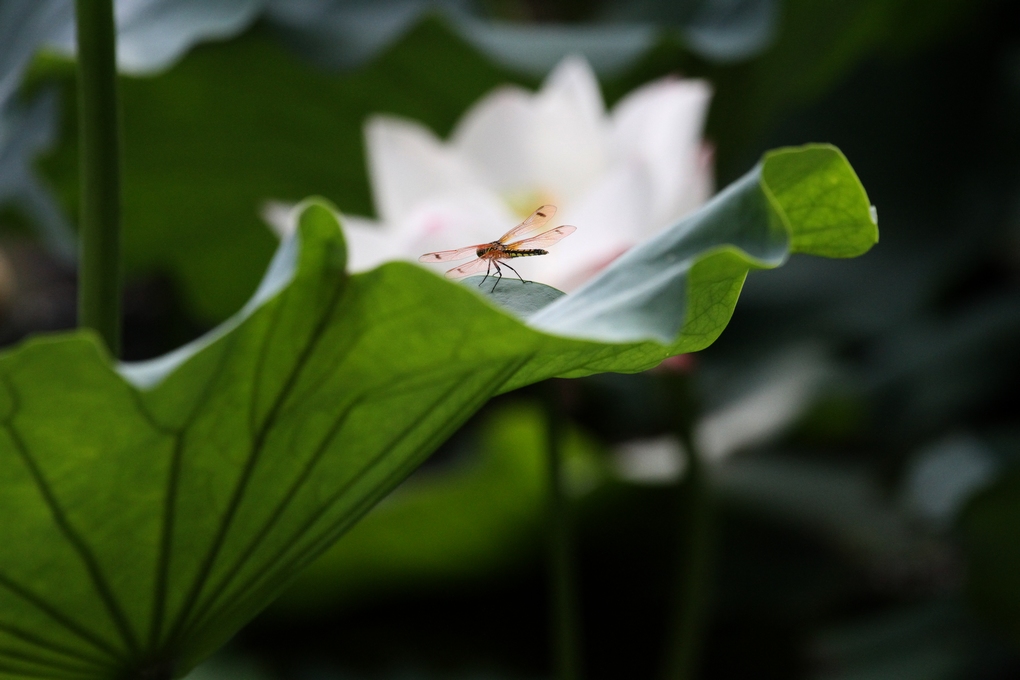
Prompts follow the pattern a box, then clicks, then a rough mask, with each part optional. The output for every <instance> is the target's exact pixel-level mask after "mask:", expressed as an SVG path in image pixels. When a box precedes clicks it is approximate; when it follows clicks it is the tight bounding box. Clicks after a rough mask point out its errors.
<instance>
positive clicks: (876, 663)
mask: <svg viewBox="0 0 1020 680" xmlns="http://www.w3.org/2000/svg"><path fill="white" fill-rule="evenodd" d="M975 628H976V627H975V626H974V622H973V620H972V619H971V618H970V617H968V616H967V615H966V613H965V612H964V611H963V608H962V607H961V606H960V603H959V602H956V601H937V600H936V601H934V602H929V603H924V604H920V605H915V606H911V607H908V608H904V609H901V610H899V611H893V612H891V613H886V614H882V615H879V616H875V617H871V618H868V619H865V620H863V621H858V622H856V623H854V624H851V625H843V626H840V627H838V628H832V629H830V630H827V631H825V632H823V633H822V634H820V635H818V636H816V637H815V639H814V640H813V643H812V645H811V652H812V657H814V659H815V661H816V662H817V664H818V666H820V667H822V668H824V669H827V670H822V671H820V672H817V673H815V674H813V675H811V676H810V677H812V678H814V679H815V680H891V679H892V678H895V679H896V680H952V679H953V678H960V677H972V675H971V674H972V673H974V672H975V671H976V670H977V669H979V668H982V669H983V668H987V667H988V666H994V664H990V663H989V659H988V658H982V657H986V656H987V653H988V651H989V650H987V649H982V648H981V647H980V645H978V644H977V642H978V634H979V631H977V630H976V629H975Z"/></svg>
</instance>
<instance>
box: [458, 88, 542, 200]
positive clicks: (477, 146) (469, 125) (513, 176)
mask: <svg viewBox="0 0 1020 680" xmlns="http://www.w3.org/2000/svg"><path fill="white" fill-rule="evenodd" d="M532 99H533V95H532V94H531V93H530V92H528V91H526V90H524V89H523V88H520V87H515V86H507V87H501V88H498V89H496V90H494V91H493V92H491V93H489V94H488V95H486V96H485V97H483V98H482V99H481V100H480V101H479V102H478V103H477V104H475V105H474V106H472V107H471V108H470V109H468V112H467V113H465V114H464V116H463V117H462V118H461V119H460V122H459V123H458V124H457V127H456V129H455V130H454V131H453V134H452V135H451V144H452V146H453V148H454V149H456V150H457V151H458V152H459V153H461V154H463V155H464V157H465V158H467V159H468V160H469V161H470V162H471V163H473V164H474V166H475V167H476V168H477V170H478V172H479V173H481V175H482V177H484V179H485V181H486V182H487V183H488V184H489V185H490V186H492V187H494V188H495V189H496V190H497V191H500V192H503V193H511V192H514V191H518V190H520V189H521V188H522V187H529V185H531V184H533V183H534V177H533V174H532V171H531V170H532V162H531V141H530V140H531V139H532V136H533V135H532V130H533V129H534V127H535V122H534V118H535V110H534V106H533V104H532ZM529 189H530V187H529Z"/></svg>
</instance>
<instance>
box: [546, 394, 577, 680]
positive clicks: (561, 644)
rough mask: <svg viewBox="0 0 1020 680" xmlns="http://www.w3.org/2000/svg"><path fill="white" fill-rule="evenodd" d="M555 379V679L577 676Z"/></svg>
mask: <svg viewBox="0 0 1020 680" xmlns="http://www.w3.org/2000/svg"><path fill="white" fill-rule="evenodd" d="M556 388H557V383H556V381H547V382H546V384H545V403H546V409H545V411H546V451H547V462H548V474H549V487H548V488H549V509H548V511H549V519H548V527H549V571H550V591H551V593H552V611H551V617H552V621H551V624H552V625H551V631H552V649H553V655H554V657H555V659H554V660H555V664H556V669H555V670H556V673H555V677H556V678H558V679H559V680H579V678H580V677H581V655H580V649H581V640H580V637H581V636H580V625H579V621H580V618H579V616H578V599H577V584H576V581H575V574H576V573H577V571H576V569H575V566H574V555H573V548H574V542H573V531H572V524H573V523H572V521H571V516H570V507H569V502H568V499H567V494H566V489H565V484H564V476H563V434H564V431H565V428H564V415H563V409H562V404H561V403H560V398H559V393H558V391H557V389H556Z"/></svg>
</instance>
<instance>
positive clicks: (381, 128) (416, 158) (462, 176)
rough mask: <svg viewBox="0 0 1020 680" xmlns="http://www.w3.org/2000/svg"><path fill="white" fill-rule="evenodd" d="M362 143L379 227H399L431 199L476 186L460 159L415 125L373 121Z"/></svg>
mask: <svg viewBox="0 0 1020 680" xmlns="http://www.w3.org/2000/svg"><path fill="white" fill-rule="evenodd" d="M365 144H366V146H367V151H368V172H369V176H370V178H371V180H372V193H373V197H374V199H375V209H376V213H377V214H378V216H379V218H380V219H382V220H383V221H384V222H387V223H395V222H399V221H400V220H402V219H403V218H404V217H405V216H406V215H407V214H408V213H409V212H410V211H411V210H412V209H413V208H414V207H415V206H416V205H417V204H418V203H420V202H421V201H423V200H426V199H428V198H429V197H431V196H435V195H436V194H442V193H446V192H449V191H459V190H463V189H465V188H470V187H474V186H478V181H477V177H476V175H475V173H474V172H473V171H472V170H471V168H470V167H469V166H468V165H467V164H466V163H464V161H463V160H462V159H461V157H460V156H459V155H458V154H457V153H456V152H454V151H452V150H451V149H449V148H448V147H447V146H446V145H444V144H443V142H442V141H440V140H439V138H438V137H436V135H435V134H434V133H433V132H432V131H431V130H429V129H428V128H426V127H425V126H423V125H421V124H419V123H415V122H413V121H409V120H404V119H401V118H396V117H392V116H373V117H372V118H370V119H369V120H368V122H367V123H366V124H365Z"/></svg>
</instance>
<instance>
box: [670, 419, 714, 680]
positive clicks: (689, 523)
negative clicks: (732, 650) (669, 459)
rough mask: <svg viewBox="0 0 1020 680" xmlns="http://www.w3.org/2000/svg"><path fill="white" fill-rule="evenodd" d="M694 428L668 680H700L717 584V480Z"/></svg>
mask: <svg viewBox="0 0 1020 680" xmlns="http://www.w3.org/2000/svg"><path fill="white" fill-rule="evenodd" d="M691 424H692V423H687V424H684V426H682V427H681V428H680V433H679V434H680V439H681V441H682V442H683V444H684V447H685V448H686V449H687V461H688V462H687V473H686V475H685V476H684V479H683V480H681V482H680V483H679V484H678V485H677V490H678V492H679V493H680V494H681V497H680V510H681V512H682V515H681V516H682V518H683V522H682V523H681V532H682V533H681V536H680V544H681V549H680V559H679V564H678V572H677V586H676V591H675V595H674V596H675V598H676V599H675V602H674V612H673V624H672V626H671V628H670V630H669V640H668V644H667V647H666V666H665V674H664V676H663V677H664V680H693V678H695V677H697V674H698V667H699V661H700V653H701V646H702V643H703V638H704V627H705V619H706V616H707V613H708V604H709V593H710V590H711V583H712V578H711V571H712V559H713V553H714V548H715V544H714V543H715V542H714V539H715V536H714V512H713V510H714V508H713V500H712V489H711V480H710V479H709V474H708V471H707V470H706V469H705V461H704V460H703V458H702V457H701V453H700V452H699V451H698V449H697V447H696V446H695V443H694V437H693V436H692V432H691V430H692V427H691Z"/></svg>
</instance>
